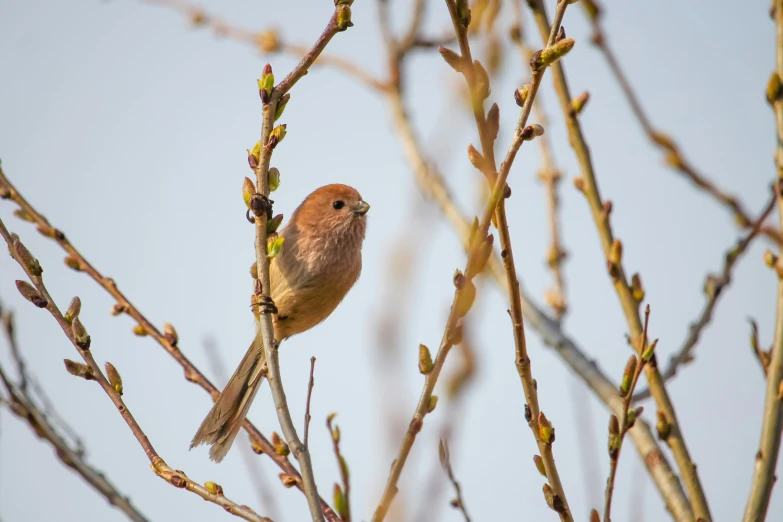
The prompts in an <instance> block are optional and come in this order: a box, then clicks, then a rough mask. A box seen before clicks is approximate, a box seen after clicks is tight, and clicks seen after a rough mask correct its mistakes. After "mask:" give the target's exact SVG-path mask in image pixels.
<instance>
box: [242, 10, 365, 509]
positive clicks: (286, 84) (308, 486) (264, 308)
mask: <svg viewBox="0 0 783 522" xmlns="http://www.w3.org/2000/svg"><path fill="white" fill-rule="evenodd" d="M349 3H350V2H348V1H347V0H340V1H338V2H335V9H334V12H333V13H332V17H331V18H330V19H329V23H328V24H327V25H326V28H325V29H324V31H323V33H321V36H320V37H319V38H318V40H317V41H316V42H315V44H314V45H313V47H312V49H310V51H308V52H307V54H305V56H304V57H303V58H302V61H300V62H299V64H298V65H297V66H296V67H295V68H294V69H293V70H292V71H291V72H290V73H289V74H288V75H287V76H286V77H285V78H284V79H283V81H281V82H280V83H278V84H277V85H275V86H274V87H273V88H272V91H271V92H270V93H267V94H268V96H269V99H268V100H264V102H265V103H264V109H263V125H262V129H261V140H260V144H261V147H260V152H259V158H258V164H257V165H256V168H255V173H256V192H257V194H255V195H254V198H258V200H260V201H261V204H258V205H255V207H254V206H253V205H251V208H254V213H255V225H256V241H255V246H256V267H257V279H256V285H255V289H254V296H253V298H254V300H255V301H254V303H256V304H258V305H260V306H258V307H256V308H255V309H254V312H255V313H257V314H258V315H257V319H258V327H259V331H260V337H261V340H262V344H263V347H264V352H265V353H266V362H267V367H268V373H267V380H268V381H269V387H270V389H271V390H272V398H273V400H274V402H275V408H276V410H277V419H278V421H279V422H280V427H281V429H282V430H283V435H284V436H285V439H286V442H287V443H288V447H289V448H291V452H292V453H293V454H294V457H296V460H297V461H298V462H299V467H300V469H301V472H302V480H303V482H304V492H305V496H306V497H307V502H308V505H309V507H310V516H311V517H312V519H313V521H314V522H320V521H323V519H324V516H323V513H322V510H321V506H320V502H319V496H318V489H317V486H316V483H315V477H314V474H313V465H312V462H311V460H310V452H309V450H308V448H307V446H305V445H304V444H302V441H301V440H299V435H298V434H297V433H296V428H295V427H294V421H293V419H292V418H291V412H290V411H289V409H288V403H287V401H286V396H285V390H284V388H283V382H282V376H281V374H280V363H279V357H278V349H279V343H278V341H277V340H275V338H274V329H273V326H272V315H271V313H270V312H271V311H273V310H274V303H273V302H272V298H271V296H270V288H271V282H270V281H271V280H270V271H269V257H267V251H266V246H267V230H266V229H267V225H266V223H267V218H268V217H271V203H270V201H269V193H270V190H269V162H270V161H271V159H272V151H273V149H274V147H275V146H276V144H277V140H272V139H271V136H272V131H273V129H272V127H273V125H274V122H275V118H276V112H277V105H278V102H280V101H281V99H282V97H283V96H285V95H286V93H287V92H288V91H289V90H290V89H291V88H292V87H293V86H294V84H296V82H297V81H299V79H301V78H302V76H304V75H305V74H307V72H308V69H309V68H310V66H311V65H312V64H313V63H314V62H315V60H316V59H317V58H318V56H319V55H320V54H321V53H322V52H323V50H324V48H326V45H327V44H328V43H329V41H330V40H331V39H332V38H333V37H334V36H335V35H336V34H337V33H338V32H342V31H345V30H346V29H348V27H350V26H352V25H353V24H352V23H351V8H350V5H349ZM267 69H268V72H267ZM264 74H268V75H271V74H272V71H271V67H269V66H267V67H266V68H265V70H264ZM283 103H285V101H283ZM282 128H284V127H282ZM282 136H283V135H279V138H278V139H282Z"/></svg>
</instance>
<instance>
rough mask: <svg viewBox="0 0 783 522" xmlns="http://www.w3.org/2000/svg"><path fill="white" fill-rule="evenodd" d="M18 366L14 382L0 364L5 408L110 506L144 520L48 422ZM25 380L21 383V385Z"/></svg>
mask: <svg viewBox="0 0 783 522" xmlns="http://www.w3.org/2000/svg"><path fill="white" fill-rule="evenodd" d="M0 315H1V316H2V320H3V322H4V323H6V325H10V324H11V314H10V312H8V313H5V314H0ZM12 332H13V329H12V328H10V326H9V327H8V328H6V338H7V339H8V341H9V343H10V344H11V346H12V347H13V348H12V354H13V357H14V359H15V360H16V361H17V362H20V361H21V357H20V356H19V355H18V354H19V352H18V349H19V348H18V346H17V345H16V340H15V338H13V337H12ZM23 368H24V367H21V368H20V371H21V372H22V373H20V376H19V384H18V385H16V384H14V383H13V382H11V379H10V378H9V377H8V375H7V374H6V373H5V371H4V370H3V367H2V365H0V382H2V383H3V387H4V388H5V390H6V392H7V393H8V397H9V399H8V406H9V410H10V411H11V412H12V413H13V414H14V415H16V416H17V417H19V418H20V419H22V420H23V421H25V422H27V423H28V424H29V425H30V427H31V428H32V430H33V431H34V432H35V434H36V435H38V436H39V437H40V438H42V439H44V440H46V441H47V442H48V443H49V444H50V445H51V446H52V447H53V448H54V449H55V455H57V458H58V459H60V461H61V462H62V463H63V464H64V465H66V466H68V467H69V468H71V469H73V470H74V471H75V472H76V473H78V474H79V475H80V476H81V477H82V478H83V479H84V481H85V482H87V484H89V485H90V486H92V488H93V489H95V490H96V491H97V492H98V493H99V494H101V495H103V496H104V497H105V498H106V500H107V501H108V502H109V504H111V505H112V506H114V507H116V508H117V509H119V510H120V511H122V512H123V513H125V515H126V516H127V517H128V518H129V519H130V520H133V521H134V522H146V521H147V518H146V517H145V516H144V515H143V514H142V513H141V512H139V511H138V509H137V508H136V506H134V505H133V503H132V502H131V501H130V499H129V498H128V497H127V496H126V495H125V494H123V493H121V492H120V491H118V490H117V488H116V487H115V486H114V484H112V483H111V481H109V479H108V478H106V475H105V473H104V472H102V471H100V470H98V469H96V468H95V467H93V466H91V465H90V464H88V463H87V461H86V459H85V456H84V450H83V448H81V447H80V441H77V443H76V444H75V445H73V443H70V442H68V441H67V440H66V439H65V438H64V437H63V436H62V435H60V433H59V431H58V429H57V428H56V427H55V426H54V424H53V423H52V422H50V421H49V418H48V416H47V415H46V413H44V411H42V409H41V408H39V407H38V405H37V404H36V402H35V401H34V400H33V398H32V396H31V395H30V394H29V393H28V388H27V387H26V383H27V381H28V375H27V372H26V371H24V370H23ZM22 383H25V386H24V387H23V386H22Z"/></svg>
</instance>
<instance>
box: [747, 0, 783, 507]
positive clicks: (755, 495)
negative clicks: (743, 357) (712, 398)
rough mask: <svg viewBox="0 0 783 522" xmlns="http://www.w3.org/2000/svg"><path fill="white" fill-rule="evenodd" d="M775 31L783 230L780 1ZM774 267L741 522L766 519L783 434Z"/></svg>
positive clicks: (778, 0) (782, 356)
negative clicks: (771, 313) (767, 348)
mask: <svg viewBox="0 0 783 522" xmlns="http://www.w3.org/2000/svg"><path fill="white" fill-rule="evenodd" d="M772 10H773V15H774V18H775V28H776V37H777V40H776V47H775V51H776V56H775V58H776V63H775V65H776V67H775V71H774V73H773V77H772V79H771V81H770V84H769V86H768V88H767V96H768V99H769V101H770V102H771V103H772V108H773V109H774V111H775V129H776V131H777V146H776V148H775V166H776V167H777V180H776V183H775V190H776V193H777V196H778V212H779V214H780V216H779V217H780V225H781V228H783V87H782V86H781V84H783V81H781V79H783V0H775V2H774V3H773V4H772ZM780 254H781V255H780V256H779V257H778V258H777V260H776V262H775V263H774V264H775V268H776V272H777V274H778V290H777V313H776V314H775V337H774V340H773V342H772V354H771V355H772V357H771V360H770V364H769V368H768V370H767V391H766V398H765V402H764V418H763V421H762V424H761V440H760V442H759V450H758V452H757V453H756V466H755V469H754V470H753V480H752V482H751V484H750V494H749V495H748V503H747V505H746V506H745V515H744V516H743V519H742V520H743V522H761V521H763V520H764V519H765V518H766V516H767V509H768V507H769V499H770V496H771V495H772V487H773V486H774V484H775V478H776V477H775V467H776V466H777V462H778V454H779V453H780V437H781V432H783V276H782V274H783V261H781V258H783V248H781V252H780Z"/></svg>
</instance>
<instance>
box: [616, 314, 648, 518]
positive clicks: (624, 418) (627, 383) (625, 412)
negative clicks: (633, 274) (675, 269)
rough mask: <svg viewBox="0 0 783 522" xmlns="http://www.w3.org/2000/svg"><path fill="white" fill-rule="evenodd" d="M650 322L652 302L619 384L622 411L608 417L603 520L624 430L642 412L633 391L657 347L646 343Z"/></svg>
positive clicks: (623, 438) (631, 425)
mask: <svg viewBox="0 0 783 522" xmlns="http://www.w3.org/2000/svg"><path fill="white" fill-rule="evenodd" d="M649 323H650V305H647V308H646V310H645V312H644V330H643V334H642V337H641V338H640V339H638V340H637V341H636V342H637V343H638V344H639V345H640V348H639V354H640V357H638V358H637V356H636V355H631V358H630V359H628V364H627V365H626V366H625V372H623V378H622V381H621V384H620V396H621V397H623V408H622V415H621V416H620V420H619V421H618V419H617V417H616V416H615V415H612V416H611V418H610V421H609V478H608V479H607V481H606V495H605V499H604V522H611V515H610V514H611V510H612V494H613V493H614V481H615V477H616V476H617V463H618V462H619V461H620V451H621V450H622V448H623V441H624V440H625V434H626V433H628V430H629V429H631V428H632V427H633V425H634V424H635V423H636V420H637V419H638V417H639V416H640V415H641V410H642V408H641V407H640V408H637V409H636V410H631V409H630V407H631V399H632V397H633V391H634V389H636V383H637V382H639V376H640V375H641V374H642V370H643V369H644V366H645V365H646V364H647V363H648V362H649V361H650V359H651V358H652V357H653V351H654V350H655V344H656V343H657V341H654V342H653V343H652V344H651V345H648V344H647V327H648V325H649Z"/></svg>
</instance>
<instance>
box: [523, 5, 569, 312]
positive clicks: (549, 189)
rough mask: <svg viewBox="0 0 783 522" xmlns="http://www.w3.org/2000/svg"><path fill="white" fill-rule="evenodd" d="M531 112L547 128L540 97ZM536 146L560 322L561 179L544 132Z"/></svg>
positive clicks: (528, 51) (529, 55) (549, 298)
mask: <svg viewBox="0 0 783 522" xmlns="http://www.w3.org/2000/svg"><path fill="white" fill-rule="evenodd" d="M512 4H513V7H514V25H513V27H512V29H511V39H512V41H513V42H514V44H515V45H516V46H517V47H518V48H519V51H520V54H521V55H522V62H523V63H524V64H529V63H530V61H531V60H532V59H533V55H534V54H535V50H534V49H533V48H532V47H530V45H529V44H528V43H527V40H526V38H525V36H526V33H525V31H524V29H523V25H522V21H523V16H522V0H518V1H515V2H513V3H512ZM533 110H534V111H535V117H536V119H537V120H538V122H539V123H540V124H541V125H542V126H543V127H544V128H545V129H547V128H549V119H548V118H547V116H546V112H545V111H544V109H543V106H542V101H541V98H540V97H538V96H536V99H535V100H534V101H533ZM538 147H539V150H540V151H541V169H540V170H539V172H538V179H539V180H540V181H541V182H542V183H544V187H545V190H546V200H547V221H548V223H549V237H550V241H551V242H550V246H549V250H548V252H547V256H546V263H547V266H548V267H549V269H550V270H551V271H552V277H553V281H554V287H553V289H552V290H549V291H547V292H546V295H545V301H546V303H547V304H548V305H549V306H550V307H551V308H552V311H553V312H554V314H555V317H556V318H557V320H558V321H562V320H563V317H564V316H565V314H566V312H567V311H568V306H567V304H566V294H565V278H564V276H563V261H564V260H565V259H566V257H567V254H566V252H565V250H564V249H563V246H562V243H561V241H560V216H559V214H560V208H559V206H560V197H559V195H558V188H559V186H560V181H561V178H562V172H561V171H560V169H559V168H558V167H557V166H556V165H555V161H554V154H553V151H552V144H551V142H550V138H549V135H548V134H547V133H545V134H544V135H543V136H541V138H540V139H539V140H538Z"/></svg>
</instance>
